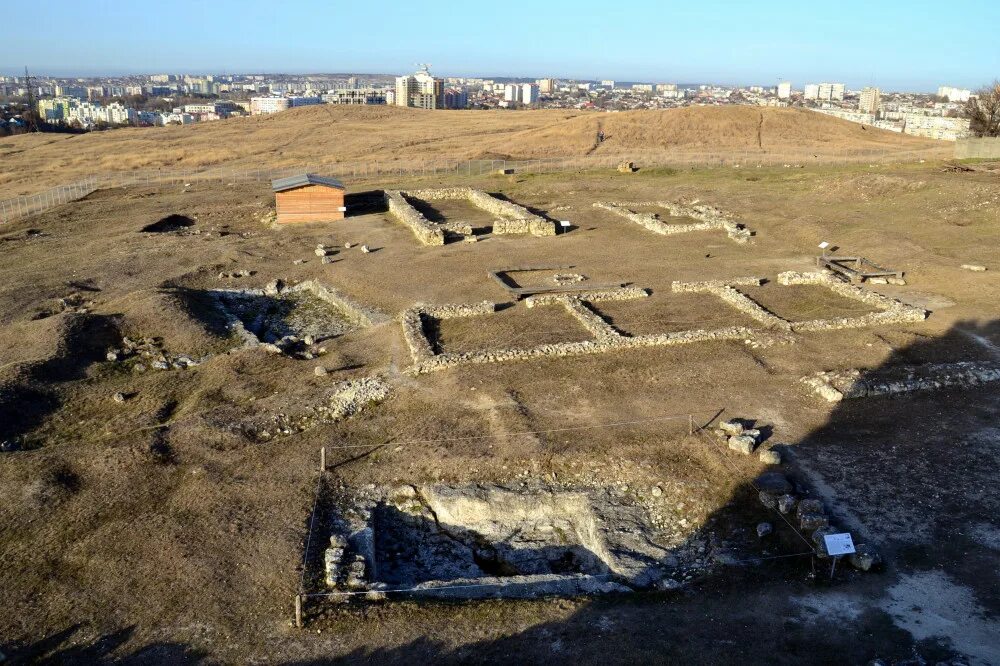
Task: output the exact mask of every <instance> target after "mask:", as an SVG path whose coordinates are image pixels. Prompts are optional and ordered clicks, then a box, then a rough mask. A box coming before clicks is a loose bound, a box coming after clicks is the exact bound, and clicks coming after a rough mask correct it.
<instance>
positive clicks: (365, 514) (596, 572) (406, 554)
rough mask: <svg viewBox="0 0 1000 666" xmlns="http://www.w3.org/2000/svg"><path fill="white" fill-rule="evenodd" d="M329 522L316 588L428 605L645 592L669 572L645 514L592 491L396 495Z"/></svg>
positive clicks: (478, 489)
mask: <svg viewBox="0 0 1000 666" xmlns="http://www.w3.org/2000/svg"><path fill="white" fill-rule="evenodd" d="M378 495H379V496H377V497H370V498H368V499H367V500H366V501H362V502H360V506H355V507H354V508H352V509H351V510H349V511H347V512H345V514H344V517H342V518H339V519H337V520H335V521H334V523H335V525H334V534H333V536H332V537H331V546H330V548H329V549H328V550H327V551H326V557H325V567H326V571H325V573H326V583H327V585H328V586H329V587H331V588H333V589H335V590H354V591H359V590H366V591H369V592H372V593H378V592H383V591H384V592H392V593H409V594H417V595H433V596H435V597H449V598H463V599H474V598H484V597H514V598H519V597H533V596H539V595H577V594H600V593H609V592H627V591H632V590H635V589H642V588H648V587H651V586H653V585H654V584H656V583H657V582H658V581H660V580H661V579H662V578H663V577H664V576H666V575H668V573H670V572H671V570H672V568H673V567H676V562H675V561H673V562H672V560H673V558H672V557H671V556H670V554H669V551H668V550H667V548H666V547H664V546H661V545H659V544H657V542H656V541H657V539H656V532H655V530H654V528H653V527H652V525H651V523H650V520H649V516H648V513H647V511H646V509H645V508H643V507H641V506H637V505H629V504H627V503H624V502H622V501H618V500H616V499H614V498H613V497H612V496H611V495H610V494H609V493H608V492H606V491H604V490H595V489H581V490H559V491H553V490H549V489H546V488H536V489H531V490H523V489H522V490H511V489H507V488H503V487H499V486H462V487H450V486H423V487H419V488H418V487H414V486H401V487H398V488H394V489H387V490H382V491H378Z"/></svg>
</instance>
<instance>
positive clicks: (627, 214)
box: [594, 201, 753, 244]
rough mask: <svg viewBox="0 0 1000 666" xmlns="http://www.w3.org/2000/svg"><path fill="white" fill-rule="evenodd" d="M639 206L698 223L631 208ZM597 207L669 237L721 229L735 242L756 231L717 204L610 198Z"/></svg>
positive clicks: (745, 240) (739, 241)
mask: <svg viewBox="0 0 1000 666" xmlns="http://www.w3.org/2000/svg"><path fill="white" fill-rule="evenodd" d="M639 206H659V207H660V208H664V209H666V210H667V212H668V213H669V216H670V217H688V218H691V219H693V220H696V222H693V223H689V224H668V223H666V222H664V221H663V220H661V219H660V216H659V214H657V213H640V212H638V211H634V210H632V208H636V207H639ZM594 207H595V208H603V209H604V210H607V211H610V212H612V213H614V214H615V215H619V216H621V217H624V218H625V219H626V220H628V221H629V222H634V223H636V224H638V225H639V226H641V227H643V228H645V229H648V230H649V231H652V232H653V233H654V234H661V235H664V236H669V235H672V234H684V233H690V232H692V231H709V230H712V229H721V230H723V231H725V232H726V234H727V235H728V236H729V237H730V238H731V239H732V240H734V241H735V242H737V243H740V244H743V243H747V242H748V241H749V240H750V238H751V237H752V236H753V232H752V231H750V230H749V229H747V228H746V227H744V226H743V225H742V224H738V223H736V222H735V221H734V220H733V219H732V216H731V215H730V214H729V213H726V212H724V211H722V210H719V209H718V208H715V207H714V206H705V205H693V206H684V205H681V204H676V203H673V202H670V201H648V202H632V203H616V202H611V201H598V202H597V203H595V204H594Z"/></svg>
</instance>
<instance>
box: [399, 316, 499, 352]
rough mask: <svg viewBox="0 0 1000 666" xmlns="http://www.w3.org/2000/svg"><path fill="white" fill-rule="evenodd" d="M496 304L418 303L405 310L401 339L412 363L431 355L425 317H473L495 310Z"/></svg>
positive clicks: (401, 320)
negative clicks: (407, 349) (408, 350)
mask: <svg viewBox="0 0 1000 666" xmlns="http://www.w3.org/2000/svg"><path fill="white" fill-rule="evenodd" d="M496 308H497V304H496V303H492V302H490V301H482V302H480V303H459V304H454V305H423V304H418V305H415V306H413V307H412V308H409V309H408V310H405V311H404V312H403V314H402V315H401V316H400V324H402V327H403V339H405V340H406V345H407V346H408V347H409V348H410V355H411V356H412V357H413V361H414V363H419V362H421V361H423V360H426V359H428V358H431V357H433V356H434V355H435V354H434V346H433V345H432V344H431V342H430V340H428V339H427V335H426V334H425V333H424V324H425V323H426V319H427V318H433V319H454V318H456V317H475V316H479V315H486V314H491V313H493V312H496Z"/></svg>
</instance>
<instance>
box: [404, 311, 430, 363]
mask: <svg viewBox="0 0 1000 666" xmlns="http://www.w3.org/2000/svg"><path fill="white" fill-rule="evenodd" d="M399 322H400V324H401V325H402V327H403V339H404V340H406V346H407V347H409V348H410V356H412V357H413V362H414V363H420V362H421V361H424V360H426V359H429V358H431V357H433V356H434V347H433V346H431V343H430V341H429V340H428V339H427V336H426V335H425V334H424V312H423V308H422V307H421V306H419V305H418V306H415V307H412V308H410V309H408V310H404V311H403V314H402V315H401V316H400V318H399Z"/></svg>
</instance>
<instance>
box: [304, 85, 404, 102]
mask: <svg viewBox="0 0 1000 666" xmlns="http://www.w3.org/2000/svg"><path fill="white" fill-rule="evenodd" d="M320 98H321V99H322V100H323V101H324V102H326V103H327V104H348V105H365V104H386V103H388V100H387V99H386V91H385V90H384V89H381V88H334V89H333V90H328V91H326V92H325V93H324V94H323V95H321V96H320Z"/></svg>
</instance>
